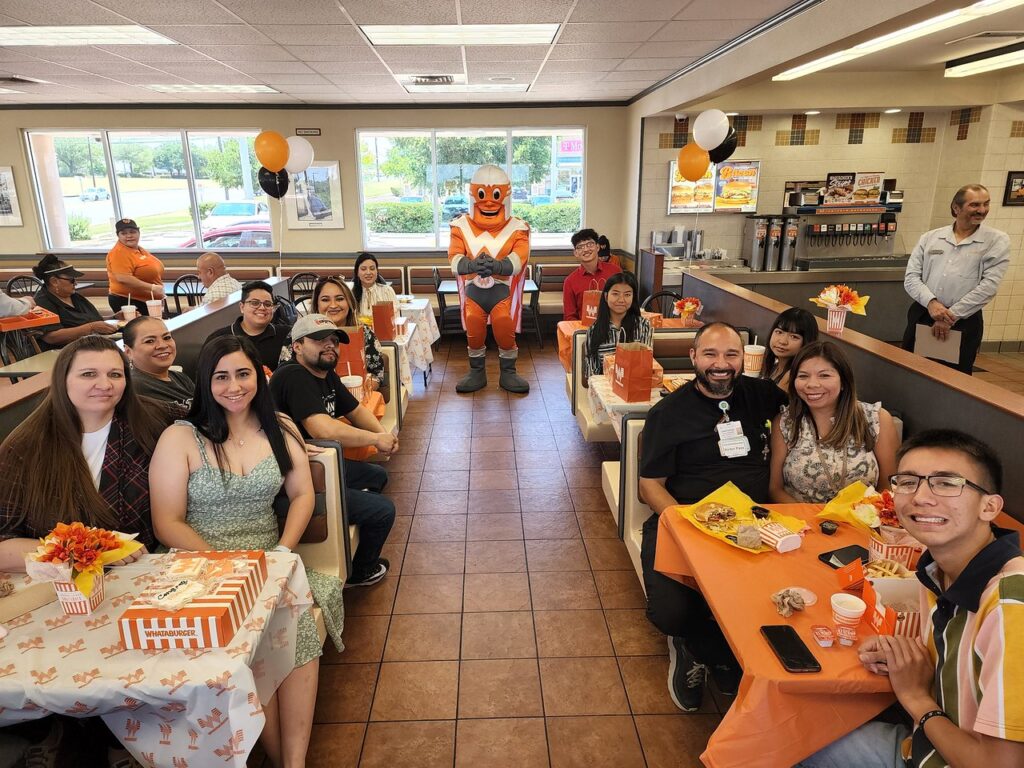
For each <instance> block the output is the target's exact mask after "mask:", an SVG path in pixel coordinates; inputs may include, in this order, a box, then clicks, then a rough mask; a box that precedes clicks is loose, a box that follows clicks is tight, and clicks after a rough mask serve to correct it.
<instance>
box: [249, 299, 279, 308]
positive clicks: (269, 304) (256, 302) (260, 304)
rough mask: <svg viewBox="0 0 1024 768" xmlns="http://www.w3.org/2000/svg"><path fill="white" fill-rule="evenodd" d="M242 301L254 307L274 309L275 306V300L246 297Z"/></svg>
mask: <svg viewBox="0 0 1024 768" xmlns="http://www.w3.org/2000/svg"><path fill="white" fill-rule="evenodd" d="M242 303H243V304H248V305H249V306H250V307H252V308H253V309H259V308H260V307H263V308H264V309H273V308H274V302H272V301H260V300H259V299H246V300H245V301H243V302H242Z"/></svg>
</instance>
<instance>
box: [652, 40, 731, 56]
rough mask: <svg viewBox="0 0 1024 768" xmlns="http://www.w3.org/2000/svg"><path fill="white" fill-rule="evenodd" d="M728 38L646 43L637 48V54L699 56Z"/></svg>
mask: <svg viewBox="0 0 1024 768" xmlns="http://www.w3.org/2000/svg"><path fill="white" fill-rule="evenodd" d="M725 42H726V40H724V39H722V40H702V41H696V40H690V41H683V42H676V43H644V44H643V45H642V46H640V47H639V48H637V50H636V52H635V55H636V56H642V57H644V58H667V59H678V58H680V57H692V58H697V57H699V56H703V55H704V54H705V53H707V52H708V51H713V50H714V49H715V48H717V47H718V46H720V45H722V44H724V43H725Z"/></svg>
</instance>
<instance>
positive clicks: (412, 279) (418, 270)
mask: <svg viewBox="0 0 1024 768" xmlns="http://www.w3.org/2000/svg"><path fill="white" fill-rule="evenodd" d="M442 269H445V267H439V266H409V267H407V268H406V278H407V283H406V284H407V285H408V293H412V294H432V293H435V292H436V291H437V286H438V281H437V279H436V277H435V272H436V273H437V275H438V276H440V274H441V270H442ZM448 271H449V272H450V271H451V270H448Z"/></svg>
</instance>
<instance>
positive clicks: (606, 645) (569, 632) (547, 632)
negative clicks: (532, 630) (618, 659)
mask: <svg viewBox="0 0 1024 768" xmlns="http://www.w3.org/2000/svg"><path fill="white" fill-rule="evenodd" d="M533 618H534V622H535V623H536V625H537V654H538V655H539V656H543V657H551V656H611V655H612V644H611V641H610V640H609V639H608V629H607V627H606V626H605V623H604V614H603V613H602V612H601V611H597V610H590V611H536V612H535V613H534V615H533Z"/></svg>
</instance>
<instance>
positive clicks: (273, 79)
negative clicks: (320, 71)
mask: <svg viewBox="0 0 1024 768" xmlns="http://www.w3.org/2000/svg"><path fill="white" fill-rule="evenodd" d="M259 79H260V80H262V81H263V82H264V83H266V84H267V85H270V86H273V87H274V88H277V89H278V90H281V89H282V88H285V87H286V86H288V85H327V86H329V85H330V84H331V83H330V81H329V80H328V79H327V78H326V77H324V76H323V75H317V74H315V73H314V74H309V75H263V76H261V77H260V78H259Z"/></svg>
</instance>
